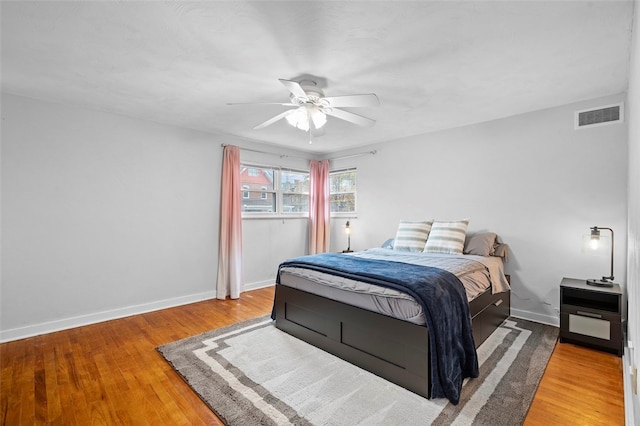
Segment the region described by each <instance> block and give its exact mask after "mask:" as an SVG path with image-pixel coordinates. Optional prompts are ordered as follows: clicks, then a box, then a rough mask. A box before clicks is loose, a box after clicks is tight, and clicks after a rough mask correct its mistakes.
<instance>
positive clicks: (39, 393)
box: [0, 287, 624, 426]
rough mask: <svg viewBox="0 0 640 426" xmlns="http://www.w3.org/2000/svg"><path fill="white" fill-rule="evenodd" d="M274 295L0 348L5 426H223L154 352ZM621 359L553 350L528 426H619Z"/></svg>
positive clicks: (266, 303)
mask: <svg viewBox="0 0 640 426" xmlns="http://www.w3.org/2000/svg"><path fill="white" fill-rule="evenodd" d="M273 296H274V288H273V287H269V288H264V289H260V290H254V291H250V292H246V293H243V294H242V297H241V299H239V300H225V301H220V300H208V301H204V302H199V303H194V304H190V305H185V306H179V307H175V308H170V309H164V310H161V311H157V312H150V313H147V314H142V315H136V316H132V317H128V318H123V319H119V320H114V321H107V322H104V323H100V324H94V325H90V326H86V327H79V328H75V329H71V330H66V331H61V332H57V333H51V334H47V335H43V336H38V337H34V338H29V339H24V340H18V341H15V342H8V343H4V344H1V345H0V371H1V373H0V374H1V376H0V386H1V388H0V410H1V411H0V420H1V421H2V424H3V425H12V426H13V425H33V424H64V425H87V424H97V425H99V424H105V425H113V424H135V425H145V424H148V425H162V424H166V425H221V424H222V423H221V422H220V421H219V419H218V418H217V417H216V416H215V414H214V413H213V412H212V411H211V410H210V409H209V408H208V407H207V406H206V405H205V404H204V403H203V402H202V401H201V400H200V398H199V397H198V396H197V395H196V394H195V393H194V392H193V391H192V390H191V388H190V387H189V386H188V385H187V384H186V383H185V382H184V381H183V380H182V378H181V377H180V376H179V375H178V374H177V373H176V372H175V371H174V370H173V369H172V368H171V366H170V365H169V364H168V363H167V362H166V361H165V360H164V358H163V357H162V356H161V355H160V354H159V353H158V352H157V351H156V349H155V348H156V347H157V346H160V345H162V344H164V343H169V342H173V341H176V340H179V339H183V338H186V337H190V336H193V335H196V334H199V333H203V332H205V331H208V330H211V329H215V328H219V327H223V326H226V325H230V324H233V323H236V322H239V321H243V320H246V319H249V318H255V317H258V316H262V315H266V314H269V313H270V312H271V307H272V304H273ZM622 392H623V386H622V362H621V359H620V358H618V357H616V356H614V355H609V354H606V353H603V352H598V351H595V350H591V349H587V348H582V347H579V346H574V345H570V344H558V345H556V349H555V350H554V353H553V355H552V357H551V360H550V362H549V365H548V366H547V369H546V371H545V374H544V377H543V380H542V382H541V383H540V386H539V388H538V391H537V393H536V396H535V398H534V401H533V403H532V405H531V408H530V410H529V413H528V416H527V419H526V421H525V424H526V425H529V426H531V425H534V426H535V425H545V426H547V425H551V424H554V425H555V424H563V425H565V424H570V425H580V424H589V425H599V424H603V425H604V424H606V425H622V424H624V403H623V393H622Z"/></svg>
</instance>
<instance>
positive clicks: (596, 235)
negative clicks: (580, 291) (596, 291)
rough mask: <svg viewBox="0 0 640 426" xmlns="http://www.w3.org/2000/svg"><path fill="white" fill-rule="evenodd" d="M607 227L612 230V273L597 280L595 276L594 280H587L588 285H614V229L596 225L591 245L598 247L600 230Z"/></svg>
mask: <svg viewBox="0 0 640 426" xmlns="http://www.w3.org/2000/svg"><path fill="white" fill-rule="evenodd" d="M601 229H606V230H608V231H611V275H610V276H608V277H602V279H601V280H596V279H595V278H594V279H592V280H587V284H588V285H594V286H597V287H613V283H612V281H613V229H611V228H602V227H598V226H594V227H592V228H591V247H592V248H594V249H595V248H597V247H598V245H599V243H600V230H601Z"/></svg>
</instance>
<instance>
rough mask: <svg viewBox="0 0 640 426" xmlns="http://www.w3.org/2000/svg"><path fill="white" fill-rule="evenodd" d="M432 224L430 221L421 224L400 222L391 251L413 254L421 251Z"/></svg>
mask: <svg viewBox="0 0 640 426" xmlns="http://www.w3.org/2000/svg"><path fill="white" fill-rule="evenodd" d="M432 223H433V221H432V220H428V221H422V222H410V221H407V220H401V221H400V224H398V231H397V232H396V239H395V241H394V243H393V249H394V250H400V251H413V252H420V251H422V250H423V249H424V245H425V243H426V242H427V238H428V237H429V231H430V230H431V224H432Z"/></svg>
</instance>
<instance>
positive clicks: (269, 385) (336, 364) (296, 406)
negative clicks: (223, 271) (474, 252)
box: [158, 317, 558, 426]
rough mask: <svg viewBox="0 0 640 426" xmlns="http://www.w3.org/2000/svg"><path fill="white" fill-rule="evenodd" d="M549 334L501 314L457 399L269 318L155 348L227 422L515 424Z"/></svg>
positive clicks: (551, 339)
mask: <svg viewBox="0 0 640 426" xmlns="http://www.w3.org/2000/svg"><path fill="white" fill-rule="evenodd" d="M557 335H558V329H557V328H555V327H551V326H546V325H542V324H537V323H533V322H530V321H525V320H520V319H514V318H509V319H508V320H507V321H505V322H504V323H503V324H502V326H500V327H499V328H498V329H497V330H496V331H495V332H494V333H493V334H492V335H491V336H490V337H489V339H487V340H486V341H485V342H484V343H483V344H482V345H481V346H480V347H479V348H478V359H479V363H480V376H479V377H478V378H475V379H467V380H466V381H465V383H464V386H463V389H462V395H461V398H460V403H459V404H458V405H453V404H451V403H449V401H448V400H446V399H436V400H427V399H425V398H423V397H421V396H418V395H416V394H414V393H412V392H410V391H408V390H406V389H404V388H402V387H400V386H397V385H394V384H392V383H390V382H388V381H386V380H384V379H382V378H380V377H378V376H376V375H374V374H371V373H369V372H367V371H364V370H362V369H360V368H358V367H355V366H353V365H351V364H349V363H347V362H345V361H343V360H341V359H340V358H337V357H335V356H333V355H330V354H328V353H326V352H324V351H322V350H320V349H317V348H315V347H314V346H311V345H309V344H307V343H305V342H303V341H301V340H298V339H296V338H294V337H291V336H290V335H288V334H286V333H284V332H282V331H280V330H278V329H277V328H275V326H274V323H273V322H272V321H271V319H270V318H269V317H262V318H256V319H254V320H250V321H246V322H242V323H239V324H235V325H233V326H229V327H225V328H221V329H218V330H213V331H210V332H207V333H203V334H200V335H198V336H194V337H190V338H187V339H184V340H180V341H177V342H173V343H169V344H167V345H163V346H160V347H159V348H158V350H159V351H160V353H161V354H162V355H163V356H164V357H165V359H166V360H167V361H168V362H169V363H170V364H171V365H172V366H173V368H174V369H175V370H176V371H177V372H178V373H179V374H180V375H181V376H182V377H183V378H184V380H185V381H186V382H187V383H188V384H189V385H190V386H191V388H192V389H193V390H194V391H195V392H196V393H197V394H198V395H199V396H200V398H201V399H202V400H203V401H204V402H205V403H206V404H207V405H208V406H209V407H210V408H211V409H212V410H213V411H214V412H215V413H216V414H217V415H218V417H220V418H221V419H222V420H223V421H224V422H225V423H226V424H228V425H243V426H244V425H367V426H370V425H428V424H433V425H471V424H473V425H492V426H499V425H519V424H521V423H522V422H523V420H524V418H525V416H526V414H527V411H528V409H529V405H530V404H531V400H532V399H533V396H534V394H535V391H536V389H537V387H538V383H539V382H540V378H541V377H542V374H543V373H544V369H545V367H546V365H547V362H548V360H549V357H550V356H551V352H552V351H553V348H554V345H555V342H556V339H557Z"/></svg>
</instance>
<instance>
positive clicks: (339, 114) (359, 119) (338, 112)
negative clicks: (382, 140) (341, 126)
mask: <svg viewBox="0 0 640 426" xmlns="http://www.w3.org/2000/svg"><path fill="white" fill-rule="evenodd" d="M322 111H323V112H324V113H325V114H327V115H330V116H332V117H336V118H339V119H341V120H345V121H348V122H350V123H353V124H357V125H358V126H364V127H371V126H373V125H374V124H375V123H376V120H372V119H370V118H367V117H363V116H361V115H358V114H354V113H352V112H349V111H345V110H342V109H338V108H326V109H323V110H322Z"/></svg>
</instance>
